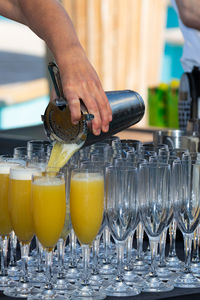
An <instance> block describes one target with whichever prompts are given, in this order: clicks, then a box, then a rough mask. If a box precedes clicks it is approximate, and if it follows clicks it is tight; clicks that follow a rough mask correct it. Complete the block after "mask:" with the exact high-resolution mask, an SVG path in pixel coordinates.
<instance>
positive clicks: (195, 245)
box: [192, 229, 199, 262]
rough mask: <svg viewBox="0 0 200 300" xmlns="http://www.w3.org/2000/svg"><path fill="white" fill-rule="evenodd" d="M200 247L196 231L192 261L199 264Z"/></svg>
mask: <svg viewBox="0 0 200 300" xmlns="http://www.w3.org/2000/svg"><path fill="white" fill-rule="evenodd" d="M198 252H199V247H198V233H197V229H196V230H195V231H194V234H193V251H192V261H193V262H198V260H199V253H198Z"/></svg>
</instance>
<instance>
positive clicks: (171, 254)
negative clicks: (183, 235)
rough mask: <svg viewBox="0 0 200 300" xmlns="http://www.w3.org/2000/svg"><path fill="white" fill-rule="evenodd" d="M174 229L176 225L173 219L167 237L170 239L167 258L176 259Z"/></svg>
mask: <svg viewBox="0 0 200 300" xmlns="http://www.w3.org/2000/svg"><path fill="white" fill-rule="evenodd" d="M176 227H177V223H176V221H175V220H174V219H173V220H172V222H171V223H170V225H169V237H170V245H169V257H176Z"/></svg>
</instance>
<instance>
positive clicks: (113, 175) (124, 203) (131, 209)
mask: <svg viewBox="0 0 200 300" xmlns="http://www.w3.org/2000/svg"><path fill="white" fill-rule="evenodd" d="M106 217H107V220H108V226H109V229H110V232H111V234H112V236H113V238H114V240H115V243H116V247H117V276H116V277H115V279H114V281H113V282H111V283H110V284H109V285H108V286H107V287H106V289H105V291H106V293H107V295H109V296H121V297H123V296H134V295H137V294H139V293H140V291H141V290H140V289H139V288H138V287H136V286H134V284H133V283H132V285H128V284H126V282H125V280H124V278H123V272H124V267H123V259H124V247H125V243H126V240H127V238H128V236H129V234H130V233H131V232H133V231H134V230H135V228H136V226H137V224H138V218H139V215H138V199H137V168H134V167H128V165H125V167H122V166H120V167H109V168H108V170H107V174H106Z"/></svg>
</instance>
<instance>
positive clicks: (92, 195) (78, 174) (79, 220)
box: [70, 167, 106, 299]
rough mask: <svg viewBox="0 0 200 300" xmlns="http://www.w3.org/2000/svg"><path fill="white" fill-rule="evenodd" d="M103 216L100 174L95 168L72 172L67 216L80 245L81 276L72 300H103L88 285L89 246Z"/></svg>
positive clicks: (99, 169) (98, 291) (102, 177)
mask: <svg viewBox="0 0 200 300" xmlns="http://www.w3.org/2000/svg"><path fill="white" fill-rule="evenodd" d="M103 213H104V173H103V169H102V168H99V167H96V168H94V167H91V168H90V167H88V169H86V168H80V169H73V170H72V172H71V185H70V214H71V222H72V227H73V229H74V231H75V233H76V235H77V237H78V240H79V242H80V243H81V247H82V253H83V274H82V278H81V282H80V284H79V286H78V288H77V289H76V290H75V291H74V293H73V294H72V297H75V299H79V298H82V297H83V298H84V297H89V298H90V297H91V299H92V298H95V299H104V298H106V295H105V294H104V293H103V292H102V291H101V289H99V290H98V289H96V288H95V289H94V288H93V287H92V286H91V285H90V284H89V268H88V267H89V259H90V246H91V245H92V242H93V241H94V239H95V237H96V236H97V234H98V232H99V230H100V227H101V223H102V220H103Z"/></svg>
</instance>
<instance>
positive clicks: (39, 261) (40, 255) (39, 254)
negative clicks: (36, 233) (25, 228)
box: [36, 238, 43, 272]
mask: <svg viewBox="0 0 200 300" xmlns="http://www.w3.org/2000/svg"><path fill="white" fill-rule="evenodd" d="M36 244H37V272H43V247H42V245H41V244H40V242H39V241H38V239H37V238H36Z"/></svg>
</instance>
